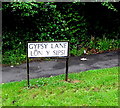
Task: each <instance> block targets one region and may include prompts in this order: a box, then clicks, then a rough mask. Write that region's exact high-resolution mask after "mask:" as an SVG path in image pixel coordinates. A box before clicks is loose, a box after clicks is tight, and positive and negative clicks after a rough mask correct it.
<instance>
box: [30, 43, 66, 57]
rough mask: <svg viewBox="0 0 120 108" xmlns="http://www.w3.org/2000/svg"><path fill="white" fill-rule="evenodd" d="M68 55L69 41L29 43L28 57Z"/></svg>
mask: <svg viewBox="0 0 120 108" xmlns="http://www.w3.org/2000/svg"><path fill="white" fill-rule="evenodd" d="M60 56H61V57H65V56H68V42H36V43H28V57H60Z"/></svg>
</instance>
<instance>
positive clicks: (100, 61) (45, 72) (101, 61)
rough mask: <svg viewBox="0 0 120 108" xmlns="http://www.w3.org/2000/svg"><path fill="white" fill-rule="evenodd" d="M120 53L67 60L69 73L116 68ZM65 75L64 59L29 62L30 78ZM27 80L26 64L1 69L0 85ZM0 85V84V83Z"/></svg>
mask: <svg viewBox="0 0 120 108" xmlns="http://www.w3.org/2000/svg"><path fill="white" fill-rule="evenodd" d="M119 54H120V51H110V52H105V53H102V54H92V55H83V56H80V57H78V56H77V57H70V58H69V70H68V72H69V73H72V72H82V71H86V70H93V69H101V68H110V67H115V66H118V55H119ZM64 73H65V59H54V60H51V61H41V62H40V61H36V62H35V61H34V62H33V61H32V62H30V78H40V77H50V76H55V75H60V74H64ZM24 79H27V69H26V63H24V64H21V65H19V66H14V67H12V66H3V67H2V83H6V82H13V81H20V80H24ZM0 83H1V82H0Z"/></svg>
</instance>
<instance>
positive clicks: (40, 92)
mask: <svg viewBox="0 0 120 108" xmlns="http://www.w3.org/2000/svg"><path fill="white" fill-rule="evenodd" d="M118 68H119V67H113V68H105V69H98V70H89V71H85V72H80V73H70V74H69V80H68V82H66V81H64V77H65V75H64V74H63V75H58V76H54V77H49V78H39V79H31V80H30V84H31V86H30V88H27V85H26V80H23V81H20V82H10V83H5V84H1V85H0V87H2V105H3V106H118Z"/></svg>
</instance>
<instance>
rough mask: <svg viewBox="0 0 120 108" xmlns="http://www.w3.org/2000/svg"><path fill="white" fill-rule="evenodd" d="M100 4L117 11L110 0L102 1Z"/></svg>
mask: <svg viewBox="0 0 120 108" xmlns="http://www.w3.org/2000/svg"><path fill="white" fill-rule="evenodd" d="M101 4H102V5H103V6H106V7H107V8H108V9H111V10H113V11H116V12H118V10H117V9H116V8H115V7H114V5H113V4H112V3H110V2H108V1H106V2H102V3H101Z"/></svg>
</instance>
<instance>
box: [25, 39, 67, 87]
mask: <svg viewBox="0 0 120 108" xmlns="http://www.w3.org/2000/svg"><path fill="white" fill-rule="evenodd" d="M32 57H64V58H66V76H65V81H67V80H68V59H69V42H68V41H59V42H54V41H53V42H27V81H28V87H29V86H30V83H29V58H32Z"/></svg>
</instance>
